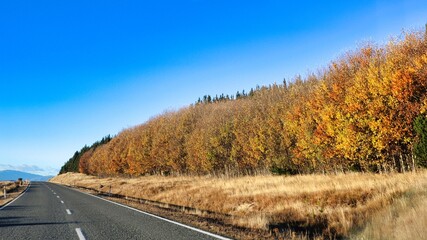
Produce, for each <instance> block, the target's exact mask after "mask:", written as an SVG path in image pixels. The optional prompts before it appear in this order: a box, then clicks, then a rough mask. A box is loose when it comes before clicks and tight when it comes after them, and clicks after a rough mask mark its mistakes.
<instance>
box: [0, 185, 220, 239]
mask: <svg viewBox="0 0 427 240" xmlns="http://www.w3.org/2000/svg"><path fill="white" fill-rule="evenodd" d="M0 239H14V240H18V239H80V240H81V239H221V237H220V236H217V235H213V234H210V233H207V232H203V231H200V230H197V229H194V228H191V227H186V226H185V225H180V224H179V223H175V222H173V221H167V220H163V219H161V218H158V217H155V216H150V215H147V214H145V213H143V212H141V211H138V210H135V209H131V208H128V207H124V206H120V205H118V204H115V203H111V202H109V201H105V200H102V199H99V198H97V197H94V196H91V195H87V194H84V193H81V192H78V191H75V190H72V189H69V188H67V187H64V186H60V185H56V184H53V183H47V182H33V183H32V184H31V186H30V187H29V189H28V190H27V191H26V192H25V193H24V194H23V195H21V197H20V198H18V199H17V200H16V201H14V202H13V203H11V204H10V205H8V206H6V207H4V208H3V209H1V210H0ZM223 239H225V238H223Z"/></svg>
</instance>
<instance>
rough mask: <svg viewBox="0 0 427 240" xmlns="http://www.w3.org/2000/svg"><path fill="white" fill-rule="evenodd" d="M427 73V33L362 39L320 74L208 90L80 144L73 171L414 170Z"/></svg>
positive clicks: (421, 155) (422, 156)
mask: <svg viewBox="0 0 427 240" xmlns="http://www.w3.org/2000/svg"><path fill="white" fill-rule="evenodd" d="M426 76H427V37H426V34H425V33H421V32H410V33H405V34H403V35H402V36H401V37H400V38H397V39H393V40H391V41H390V42H389V43H388V44H386V45H385V46H377V45H374V44H365V45H364V46H363V47H360V48H359V49H357V50H355V51H352V52H348V53H346V54H344V55H343V56H342V57H340V58H338V59H337V60H335V61H332V62H331V63H330V64H329V65H328V66H327V67H325V68H324V69H321V70H319V71H318V72H317V73H316V74H309V75H307V76H306V77H304V78H303V77H300V76H297V77H295V79H293V80H292V81H290V82H287V81H284V82H283V83H281V84H272V85H270V86H262V87H257V88H255V89H252V90H251V91H250V92H249V93H244V92H242V93H237V94H236V96H224V95H220V96H215V97H211V96H205V97H204V98H203V99H201V100H199V101H197V102H196V103H195V104H193V105H191V106H188V107H185V108H182V109H180V110H178V111H172V112H166V113H163V114H161V115H159V116H156V117H153V118H152V119H150V120H149V121H147V122H146V123H143V124H141V125H139V126H135V127H132V128H129V129H125V130H123V131H122V132H121V133H119V134H118V135H117V136H116V137H114V138H113V139H108V141H101V142H102V143H103V144H98V145H96V147H90V148H89V147H86V148H84V149H82V151H80V152H76V155H75V157H73V159H75V160H76V161H74V160H73V161H72V164H71V165H72V166H73V167H72V170H71V171H75V172H77V171H78V172H82V173H86V174H91V175H98V176H141V175H147V174H148V175H149V174H162V175H168V174H177V175H179V174H184V175H205V174H210V175H223V174H226V175H229V176H230V175H231V176H238V175H252V174H257V173H266V172H271V173H277V174H297V173H300V174H306V173H338V172H349V171H356V172H375V173H379V172H395V171H397V172H405V171H412V170H414V169H415V168H416V167H425V166H427V162H426V161H427V160H426V156H427V150H426V149H427V147H425V146H426V145H427V140H426V139H427V137H426V136H427V134H426V133H425V132H426V131H427V127H426V126H427V120H426V119H427V118H426V110H427V94H426V92H427V79H426ZM414 123H416V124H414ZM110 140H111V141H110ZM86 150H87V151H86ZM70 160H71V159H70ZM67 171H70V170H69V169H63V170H61V173H62V172H67Z"/></svg>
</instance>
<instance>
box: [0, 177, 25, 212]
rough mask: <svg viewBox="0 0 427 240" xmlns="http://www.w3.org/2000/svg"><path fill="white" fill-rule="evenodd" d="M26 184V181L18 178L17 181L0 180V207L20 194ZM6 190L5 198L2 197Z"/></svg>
mask: <svg viewBox="0 0 427 240" xmlns="http://www.w3.org/2000/svg"><path fill="white" fill-rule="evenodd" d="M27 186H28V182H27V181H22V179H18V180H17V181H0V207H1V206H3V205H5V204H7V203H8V202H10V201H12V200H13V199H14V198H15V197H17V196H18V195H19V194H21V193H22V192H23V191H24V190H25V189H26V188H27ZM4 190H6V198H5V197H4Z"/></svg>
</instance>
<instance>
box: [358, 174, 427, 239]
mask: <svg viewBox="0 0 427 240" xmlns="http://www.w3.org/2000/svg"><path fill="white" fill-rule="evenodd" d="M426 226H427V189H426V184H425V182H422V181H420V182H418V183H417V184H416V185H414V186H412V188H411V189H410V190H409V191H407V192H405V194H403V195H402V196H401V197H399V198H396V199H395V201H394V202H393V203H392V204H391V205H389V206H387V207H385V208H384V209H382V210H381V211H379V212H377V213H376V214H375V215H374V216H373V217H372V219H371V220H370V221H369V222H368V224H367V225H366V227H365V228H364V229H363V230H362V231H361V232H359V233H357V234H354V235H353V236H352V238H353V239H372V240H380V239H413V240H416V239H427V228H426Z"/></svg>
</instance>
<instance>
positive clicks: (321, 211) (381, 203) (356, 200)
mask: <svg viewBox="0 0 427 240" xmlns="http://www.w3.org/2000/svg"><path fill="white" fill-rule="evenodd" d="M51 181H52V182H56V183H60V184H64V185H72V186H80V187H85V188H90V189H92V190H94V191H102V192H104V193H109V191H110V186H111V193H112V194H118V195H121V196H123V198H125V197H129V198H137V199H143V200H151V201H153V202H156V203H163V205H162V207H163V208H167V207H168V205H174V206H175V205H177V206H182V207H190V208H192V209H193V211H185V209H184V208H182V209H183V210H182V211H183V213H185V214H193V215H199V216H202V217H203V216H205V217H206V218H207V220H209V214H213V213H215V215H214V216H215V221H217V222H221V223H222V224H223V225H225V226H227V225H231V226H235V227H240V228H241V231H243V232H251V231H254V232H256V234H257V235H256V236H260V235H259V234H264V235H262V236H267V237H270V238H275V237H279V238H280V237H293V238H305V237H307V238H316V237H318V238H332V239H335V238H341V237H349V236H351V235H352V236H354V235H355V234H356V233H358V230H360V229H363V228H364V227H365V225H366V224H367V223H370V225H368V226H369V229H372V231H373V230H375V231H376V230H377V229H378V227H379V228H381V227H384V226H383V222H382V221H381V220H383V219H384V218H387V217H384V215H383V214H384V211H387V210H384V209H387V208H390V207H391V208H394V207H393V206H394V204H399V203H400V202H402V201H405V199H406V198H408V196H413V197H411V198H414V199H415V198H420V199H422V198H423V197H424V199H423V200H422V201H423V202H422V203H416V204H419V207H420V208H421V207H422V206H423V205H422V204H425V189H426V187H427V172H426V171H421V172H417V173H406V174H398V173H393V174H369V173H351V174H338V175H297V176H271V175H270V176H243V177H235V178H226V177H222V178H218V177H207V176H203V177H194V176H193V177H190V176H181V177H171V176H168V177H164V176H146V177H139V178H99V177H95V176H88V175H84V174H72V173H67V174H62V175H58V176H56V177H54V178H53V179H51ZM420 192H422V193H423V195H420ZM402 199H403V200H402ZM417 206H418V205H417ZM393 211H394V213H393V215H392V216H389V218H393V219H396V216H401V217H404V218H402V219H401V220H399V221H402V223H403V224H404V225H402V226H400V227H401V228H405V229H406V231H414V233H416V232H417V231H420V230H422V231H424V230H423V228H424V225H422V224H421V225H420V224H418V225H416V224H409V225H408V224H407V223H409V222H407V221H415V219H412V217H413V216H412V215H413V214H415V212H413V211H414V210H413V209H412V208H411V206H408V205H402V206H400V207H399V208H398V209H394V210H393ZM423 211H424V210H423ZM379 213H380V215H377V214H379ZM411 214H412V215H411ZM406 215H407V216H406ZM373 218H374V220H372V219H373ZM398 219H400V218H398ZM389 220H390V219H389ZM211 221H212V219H211ZM393 221H394V220H393ZM393 221H391V220H390V221H389V222H390V223H392V224H396V223H394V222H393ZM405 221H406V222H405ZM418 228H420V229H418ZM390 229H392V227H390ZM366 231H369V230H366ZM226 234H227V235H228V236H232V237H235V238H242V237H241V236H240V235H239V232H235V233H230V232H228V233H226ZM230 234H235V235H230ZM364 234H365V235H364V236H367V238H364V239H371V237H370V236H371V235H369V234H371V233H369V232H367V233H364ZM376 234H378V233H376ZM379 234H381V233H379ZM361 239H362V238H361Z"/></svg>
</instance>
